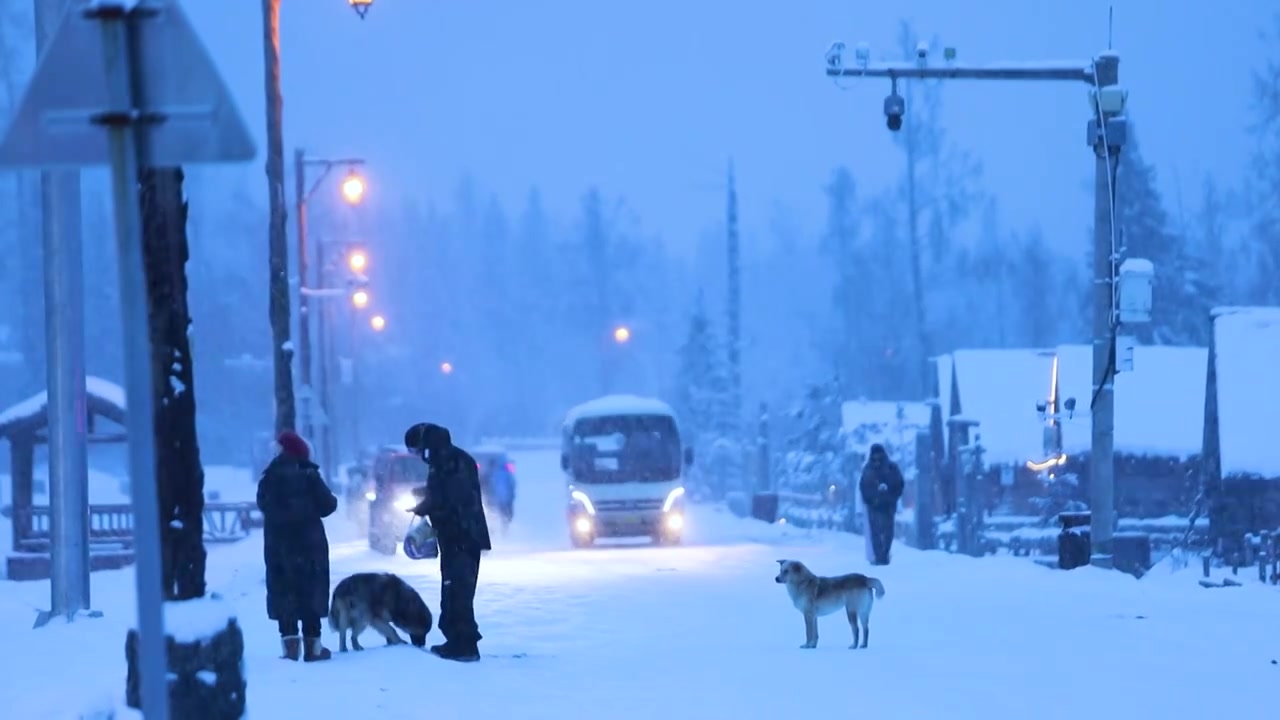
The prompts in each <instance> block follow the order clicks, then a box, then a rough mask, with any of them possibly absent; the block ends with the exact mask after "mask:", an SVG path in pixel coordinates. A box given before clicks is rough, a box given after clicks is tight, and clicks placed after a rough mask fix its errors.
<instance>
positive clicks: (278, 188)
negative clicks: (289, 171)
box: [262, 0, 298, 433]
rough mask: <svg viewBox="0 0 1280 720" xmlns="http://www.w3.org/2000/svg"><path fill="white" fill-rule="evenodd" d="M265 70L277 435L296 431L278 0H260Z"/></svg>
mask: <svg viewBox="0 0 1280 720" xmlns="http://www.w3.org/2000/svg"><path fill="white" fill-rule="evenodd" d="M262 36H263V37H262V41H263V42H262V45H263V58H264V62H263V68H264V69H265V71H266V89H267V198H268V201H269V203H270V208H271V216H270V219H269V221H268V225H267V265H268V268H269V275H268V281H267V283H268V294H269V302H268V309H267V313H268V317H269V319H270V322H271V358H272V365H273V366H274V369H275V373H274V375H275V399H276V432H277V433H279V432H281V431H284V430H294V429H295V428H296V427H297V424H298V423H297V409H296V405H295V402H294V397H293V343H292V341H291V340H290V339H289V237H288V235H289V231H288V228H287V226H286V223H287V221H288V210H286V209H285V198H284V117H283V116H284V98H283V93H282V91H281V89H280V0H262Z"/></svg>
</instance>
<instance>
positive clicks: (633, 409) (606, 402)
mask: <svg viewBox="0 0 1280 720" xmlns="http://www.w3.org/2000/svg"><path fill="white" fill-rule="evenodd" d="M675 414H676V413H675V411H674V410H672V409H671V406H670V405H668V404H667V403H665V402H663V401H661V400H658V399H657V398H650V397H641V396H639V395H605V396H604V397H599V398H596V399H595V400H589V401H587V402H584V403H582V404H581V405H578V406H577V407H574V408H571V409H570V410H569V412H568V413H566V414H565V417H564V424H565V425H571V424H573V423H575V422H577V421H579V420H581V419H583V418H593V417H608V416H610V415H668V416H670V417H675Z"/></svg>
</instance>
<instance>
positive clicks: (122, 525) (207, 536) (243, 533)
mask: <svg viewBox="0 0 1280 720" xmlns="http://www.w3.org/2000/svg"><path fill="white" fill-rule="evenodd" d="M256 510H257V507H256V506H255V505H254V504H253V503H206V504H205V506H204V518H203V519H204V541H205V542H207V543H225V542H235V541H237V540H243V539H244V538H246V537H248V536H249V529H250V528H252V527H255V526H256V525H258V524H259V523H256V522H255V519H254V517H253V515H254V513H255V511H256ZM13 522H14V525H15V530H16V531H17V537H16V541H17V542H16V544H15V547H14V550H16V551H18V552H28V553H46V552H49V549H50V546H51V544H52V518H51V516H50V513H49V508H48V507H47V506H36V507H32V508H26V509H18V510H16V511H14V513H13ZM89 544H90V545H91V546H98V547H108V546H110V547H116V548H121V549H131V548H132V547H133V506H132V505H91V506H89Z"/></svg>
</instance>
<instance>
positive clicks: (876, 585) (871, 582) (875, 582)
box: [331, 577, 884, 617]
mask: <svg viewBox="0 0 1280 720" xmlns="http://www.w3.org/2000/svg"><path fill="white" fill-rule="evenodd" d="M867 587H869V588H871V589H872V590H874V591H875V593H876V599H877V600H879V599H880V598H882V597H884V583H882V582H880V580H879V578H873V577H869V578H867ZM331 617H332V616H331Z"/></svg>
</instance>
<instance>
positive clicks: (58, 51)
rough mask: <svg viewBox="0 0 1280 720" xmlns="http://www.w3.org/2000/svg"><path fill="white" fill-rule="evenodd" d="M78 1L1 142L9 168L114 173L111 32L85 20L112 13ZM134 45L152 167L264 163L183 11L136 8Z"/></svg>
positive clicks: (165, 0)
mask: <svg viewBox="0 0 1280 720" xmlns="http://www.w3.org/2000/svg"><path fill="white" fill-rule="evenodd" d="M108 4H109V3H106V2H97V1H96V0H78V1H77V2H74V3H72V4H71V5H70V6H69V7H68V10H67V13H66V15H64V16H63V18H62V22H61V24H60V25H59V27H58V29H57V30H56V31H55V33H54V36H53V38H52V39H51V40H50V42H49V46H48V48H47V49H46V51H45V52H44V53H43V55H42V56H41V58H40V60H39V62H38V64H37V66H36V71H35V74H34V76H33V77H32V79H31V83H30V85H28V87H27V90H26V93H25V94H24V95H23V98H22V101H21V102H20V103H19V105H18V111H17V112H16V113H15V114H14V117H13V122H12V123H11V124H10V125H9V128H8V129H7V130H6V132H5V135H4V139H3V141H0V165H4V166H12V167H60V166H61V167H66V166H91V165H107V164H109V163H110V154H109V149H108V141H107V135H108V131H107V128H108V123H109V121H110V120H111V116H110V114H111V112H112V111H119V110H121V109H120V108H112V107H110V105H109V97H110V95H109V89H110V86H109V78H108V73H107V66H106V62H105V60H104V57H105V54H104V50H105V48H104V36H103V25H102V23H101V22H100V21H99V20H97V19H94V18H92V17H90V16H89V15H87V14H86V11H87V10H89V9H91V8H94V7H100V6H105V5H108ZM120 5H122V6H132V7H133V10H132V12H131V13H130V19H129V21H128V22H129V23H130V25H131V30H132V32H131V35H132V37H133V43H132V52H131V53H130V54H131V55H132V57H131V58H130V60H131V61H132V62H131V63H130V65H131V66H132V67H133V68H134V74H133V79H132V80H133V85H134V88H133V91H134V97H135V99H136V101H137V105H138V109H137V110H138V112H139V113H140V116H139V118H138V119H139V120H141V121H142V122H143V123H145V125H144V127H143V128H141V129H142V130H143V132H141V133H139V154H140V156H141V158H140V159H141V160H142V162H143V164H144V165H149V166H153V167H172V166H177V165H185V164H188V163H217V162H239V161H247V160H252V159H253V158H254V156H255V154H256V149H255V147H254V143H253V139H252V136H251V135H250V133H249V129H248V127H247V126H246V125H245V122H244V118H243V117H242V116H241V115H240V112H239V110H238V109H237V108H236V106H235V103H234V102H233V101H232V98H231V93H230V92H229V91H228V90H227V87H226V84H225V83H224V82H223V80H222V77H221V75H219V73H218V70H217V68H216V67H214V64H213V60H212V59H211V58H210V57H209V53H208V52H207V51H206V50H205V48H204V45H203V44H202V43H201V42H200V38H199V37H198V36H197V35H196V33H195V30H194V29H193V28H192V27H191V22H190V20H188V19H187V16H186V13H184V12H183V10H182V6H181V5H179V4H178V3H177V2H172V1H170V0H137V2H136V3H134V2H132V1H131V2H127V3H120Z"/></svg>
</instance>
